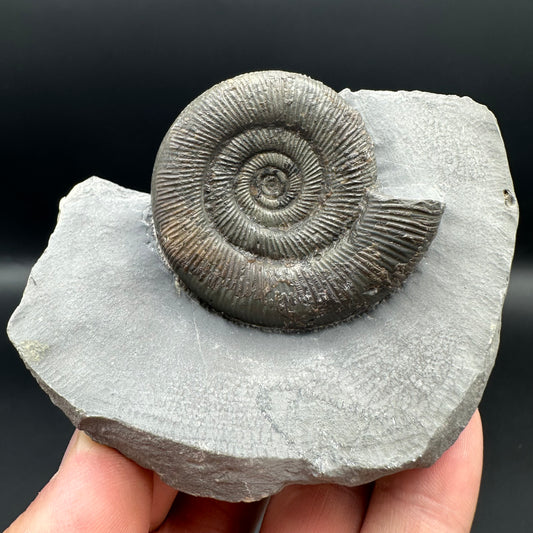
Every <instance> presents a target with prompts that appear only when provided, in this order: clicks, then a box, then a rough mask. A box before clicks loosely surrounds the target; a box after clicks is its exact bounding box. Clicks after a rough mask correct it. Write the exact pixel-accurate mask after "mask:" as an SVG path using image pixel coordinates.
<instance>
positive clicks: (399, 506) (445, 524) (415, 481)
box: [361, 411, 483, 533]
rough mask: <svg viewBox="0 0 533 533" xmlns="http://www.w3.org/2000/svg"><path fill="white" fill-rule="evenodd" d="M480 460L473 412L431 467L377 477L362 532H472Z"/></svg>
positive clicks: (478, 423) (478, 424) (479, 440)
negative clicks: (462, 429)
mask: <svg viewBox="0 0 533 533" xmlns="http://www.w3.org/2000/svg"><path fill="white" fill-rule="evenodd" d="M482 462H483V435H482V428H481V418H480V416H479V412H478V411H476V413H475V414H474V416H473V417H472V419H471V420H470V423H469V424H468V426H467V427H466V428H465V430H464V431H463V432H462V433H461V435H460V436H459V438H458V439H457V441H456V443H455V444H454V445H453V446H452V447H451V448H450V449H449V450H448V451H446V452H445V453H444V455H443V456H442V457H441V458H440V459H439V460H438V461H437V462H436V463H435V464H434V465H433V466H431V467H429V468H424V469H418V470H408V471H405V472H401V473H399V474H395V475H392V476H388V477H386V478H382V479H380V480H378V481H376V483H375V488H374V492H373V493H372V498H371V500H370V504H369V507H368V512H367V515H366V518H365V521H364V524H363V528H362V530H361V531H362V532H363V533H378V532H379V533H387V532H394V533H401V532H413V531H417V532H424V531H427V532H431V533H445V532H450V533H451V532H453V533H459V532H462V531H466V532H467V531H470V528H471V525H472V520H473V518H474V512H475V508H476V503H477V496H478V493H479V485H480V481H481V469H482Z"/></svg>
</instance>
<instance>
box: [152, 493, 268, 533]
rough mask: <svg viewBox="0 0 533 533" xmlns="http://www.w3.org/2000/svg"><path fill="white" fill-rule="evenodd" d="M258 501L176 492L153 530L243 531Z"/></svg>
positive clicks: (160, 532)
mask: <svg viewBox="0 0 533 533" xmlns="http://www.w3.org/2000/svg"><path fill="white" fill-rule="evenodd" d="M259 505H260V502H254V503H231V502H222V501H218V500H213V499H211V498H199V497H195V496H189V495H188V494H183V493H180V494H179V495H178V497H177V498H176V500H175V502H174V505H173V506H172V509H171V511H170V513H169V515H168V517H167V519H166V520H165V522H164V523H163V525H162V526H161V527H160V528H159V529H158V530H157V533H185V532H187V533H193V532H194V533H204V532H207V531H210V532H216V533H239V532H242V533H245V532H246V533H247V532H248V531H250V529H251V527H252V525H253V524H254V522H255V519H256V516H257V513H258V510H259Z"/></svg>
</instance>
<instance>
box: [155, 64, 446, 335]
mask: <svg viewBox="0 0 533 533" xmlns="http://www.w3.org/2000/svg"><path fill="white" fill-rule="evenodd" d="M375 180H376V163H375V159H374V153H373V147H372V142H371V140H370V138H369V136H368V134H367V132H366V130H365V128H364V125H363V122H362V119H361V116H360V115H359V113H357V112H356V111H355V110H354V109H352V108H351V107H350V106H348V105H347V104H346V103H345V102H344V100H342V98H341V97H340V96H339V95H338V94H337V93H335V92H334V91H333V90H332V89H330V88H328V87H326V86H325V85H323V84H322V83H320V82H317V81H315V80H312V79H310V78H308V77H306V76H303V75H300V74H293V73H288V72H280V71H266V72H255V73H251V74H245V75H242V76H238V77H236V78H233V79H230V80H227V81H225V82H222V83H220V84H218V85H216V86H214V87H213V88H211V89H210V90H208V91H206V92H205V93H204V94H202V95H201V96H200V97H198V98H197V99H196V100H194V101H193V102H192V103H191V104H190V105H189V106H188V107H187V108H186V109H185V110H184V111H183V112H182V113H181V114H180V115H179V117H178V118H177V119H176V121H175V122H174V124H173V125H172V126H171V128H170V130H169V131H168V133H167V135H166V137H165V139H164V140H163V143H162V145H161V148H160V150H159V153H158V155H157V159H156V163H155V166H154V172H153V177H152V209H153V214H154V223H155V227H156V232H157V235H158V239H159V243H160V245H161V248H162V251H163V253H164V254H165V256H166V258H167V260H168V262H169V263H170V265H171V266H172V268H173V269H174V271H175V272H176V273H177V275H178V276H179V277H180V278H181V280H182V281H183V282H184V283H185V284H186V285H187V286H188V288H189V289H190V290H191V291H192V292H193V293H194V294H196V295H197V296H198V297H199V298H200V299H201V300H202V301H203V302H205V303H206V304H208V305H209V306H210V307H212V308H213V309H215V310H218V311H219V312H222V313H223V314H224V315H226V316H228V317H230V318H233V319H236V320H239V321H242V322H246V323H249V324H254V325H258V326H262V327H267V328H276V329H282V330H309V329H313V328H316V327H320V326H324V325H328V324H332V323H336V322H339V321H341V320H345V319H347V318H349V317H351V316H355V315H358V314H360V313H363V312H365V311H367V310H369V309H370V308H372V307H373V306H374V305H375V304H376V303H378V302H379V301H381V300H382V299H383V298H385V297H386V296H388V295H389V294H390V293H391V292H392V291H393V290H394V289H396V288H397V287H398V286H399V285H400V284H401V282H402V281H403V280H404V279H405V278H406V277H407V276H408V275H409V273H410V272H411V271H412V269H413V268H414V266H415V265H416V263H417V262H418V261H419V259H420V258H421V257H422V255H423V253H424V252H425V250H426V249H427V247H428V246H429V243H430V242H431V239H432V238H433V236H434V235H435V233H436V230H437V228H438V224H439V221H440V217H441V214H442V209H443V207H442V205H441V204H439V203H438V202H434V201H429V200H422V201H411V200H397V199H390V198H384V197H381V196H377V195H376V194H373V193H372V186H373V184H374V183H375Z"/></svg>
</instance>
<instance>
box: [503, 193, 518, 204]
mask: <svg viewBox="0 0 533 533" xmlns="http://www.w3.org/2000/svg"><path fill="white" fill-rule="evenodd" d="M503 198H504V200H505V205H506V206H507V207H511V206H512V205H514V204H515V202H516V200H515V197H514V196H513V193H512V192H511V191H508V190H507V189H504V190H503Z"/></svg>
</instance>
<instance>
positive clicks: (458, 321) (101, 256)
mask: <svg viewBox="0 0 533 533" xmlns="http://www.w3.org/2000/svg"><path fill="white" fill-rule="evenodd" d="M341 95H342V96H343V97H344V98H345V100H346V101H347V102H348V103H349V104H350V105H353V106H354V107H355V108H356V109H357V110H358V111H359V112H360V113H361V114H362V116H363V119H364V121H365V124H366V127H367V129H368V132H369V133H370V136H371V137H372V139H373V141H374V144H375V154H376V162H377V169H378V186H379V189H378V190H377V191H376V192H377V193H382V194H384V195H390V196H397V197H401V198H412V199H417V198H428V199H433V200H436V201H439V202H442V203H444V204H445V206H446V208H445V211H444V214H443V216H442V220H441V223H440V227H439V230H438V233H437V235H436V237H435V239H434V241H433V243H432V245H431V246H430V248H429V250H428V251H427V253H426V255H425V257H424V258H423V259H422V261H421V262H420V264H419V265H418V267H417V269H416V270H415V272H413V274H411V276H410V277H409V279H408V280H407V281H406V282H405V284H404V285H403V286H402V288H401V289H400V290H399V291H398V292H396V293H394V294H393V295H392V296H391V297H390V298H389V299H388V300H386V301H385V302H383V303H381V304H380V305H379V306H378V307H376V309H374V310H373V311H372V312H370V313H369V314H366V315H363V316H362V317H359V318H357V319H355V320H353V321H351V322H347V323H344V324H341V325H338V326H335V327H332V328H328V329H323V330H320V331H318V332H310V333H304V334H282V333H273V332H265V331H261V330H258V329H253V328H248V327H244V326H240V325H237V324H234V323H232V322H229V321H228V320H226V319H224V318H221V317H220V316H217V315H216V314H214V313H212V312H210V311H208V310H206V309H205V308H203V307H202V306H201V305H200V304H199V303H198V302H197V301H195V300H194V299H193V298H191V297H190V296H189V295H188V293H187V292H186V291H184V290H183V289H182V288H181V287H180V284H179V282H176V281H175V279H174V277H173V275H172V273H171V272H170V271H169V270H168V269H167V267H166V266H165V264H164V263H163V261H162V260H161V257H160V255H159V253H158V247H157V243H156V240H155V238H154V233H153V226H152V223H151V213H150V207H149V206H150V197H149V195H148V194H144V193H139V192H135V191H130V190H126V189H123V188H121V187H119V186H117V185H114V184H112V183H110V182H108V181H104V180H101V179H99V178H91V179H89V180H87V181H85V182H83V183H81V184H79V185H77V186H76V187H75V188H74V189H73V191H72V192H71V193H70V194H69V195H68V197H66V198H65V199H63V200H62V202H61V206H60V211H61V213H60V217H59V221H58V224H57V228H56V230H55V232H54V233H53V235H52V236H51V238H50V243H49V246H48V248H47V249H46V251H45V252H44V254H43V255H42V257H41V258H40V259H39V261H38V262H37V264H36V265H35V266H34V268H33V270H32V272H31V275H30V279H29V281H28V285H27V287H26V291H25V293H24V297H23V300H22V302H21V304H20V306H19V307H18V309H17V310H16V311H15V313H14V314H13V317H12V318H11V321H10V324H9V326H8V332H9V335H10V338H11V340H12V342H13V343H14V344H15V346H16V347H17V349H18V350H19V352H20V354H21V357H22V358H23V360H24V362H25V364H26V365H27V366H28V368H29V369H30V370H31V372H32V373H33V375H34V376H35V377H36V379H37V380H38V381H39V383H40V384H41V386H42V387H43V388H44V389H45V390H46V392H47V393H48V394H49V395H50V397H51V398H52V400H53V401H54V402H55V403H56V404H57V405H58V406H59V407H60V408H61V409H63V411H65V413H66V414H67V416H68V417H69V418H70V419H71V420H72V422H73V423H74V424H75V425H76V426H78V427H79V428H81V429H83V430H84V431H86V432H87V433H88V434H89V435H90V436H91V437H92V438H94V439H95V440H97V441H99V442H102V443H104V444H107V445H109V446H113V447H115V448H117V449H119V450H120V451H121V452H122V453H124V454H125V455H127V456H128V457H130V458H132V459H133V460H135V461H136V462H137V463H139V464H140V465H142V466H144V467H148V468H151V469H153V470H155V471H156V472H158V473H159V474H160V475H161V477H162V478H163V479H164V480H165V481H166V482H167V483H169V484H170V485H173V486H175V487H177V488H179V489H180V490H182V491H184V492H188V493H191V494H197V495H202V496H209V497H214V498H219V499H222V500H229V501H238V500H248V501H249V500H257V499H260V498H262V497H264V496H267V495H269V494H272V493H274V492H276V491H278V490H280V489H281V488H282V487H283V486H284V485H286V484H289V483H319V482H335V483H341V484H345V485H357V484H361V483H365V482H368V481H371V480H373V479H376V478H378V477H380V476H382V475H385V474H390V473H393V472H396V471H399V470H402V469H405V468H411V467H414V466H427V465H429V464H431V463H432V462H434V461H435V460H436V459H437V458H438V457H439V456H440V455H441V454H442V452H444V450H446V448H448V447H449V446H450V445H451V444H452V443H453V442H454V440H455V439H456V438H457V436H458V435H459V433H460V431H461V430H462V429H463V427H464V426H465V425H466V423H467V422H468V420H469V418H470V416H471V415H472V413H473V412H474V410H475V409H476V406H477V405H478V403H479V400H480V398H481V395H482V393H483V389H484V387H485V384H486V381H487V379H488V376H489V373H490V371H491V368H492V366H493V363H494V358H495V356H496V352H497V348H498V341H499V332H500V319H501V310H502V305H503V301H504V297H505V293H506V289H507V282H508V276H509V270H510V265H511V260H512V255H513V248H514V237H515V230H516V225H517V219H518V206H517V203H516V199H515V196H514V191H513V185H512V181H511V176H510V174H509V169H508V165H507V159H506V155H505V149H504V146H503V142H502V139H501V136H500V133H499V130H498V125H497V123H496V120H495V118H494V116H493V115H492V114H491V113H490V112H489V111H488V110H487V109H486V108H485V107H484V106H481V105H479V104H477V103H475V102H473V101H472V100H470V99H469V98H459V97H456V96H444V95H435V94H428V93H421V92H409V93H407V92H398V93H392V92H370V91H360V92H356V93H352V92H350V91H347V90H345V91H343V92H342V93H341Z"/></svg>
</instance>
